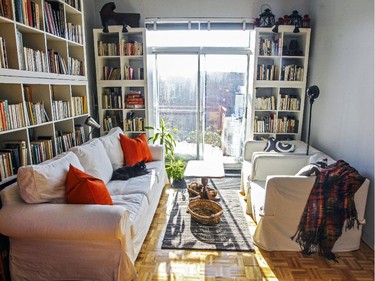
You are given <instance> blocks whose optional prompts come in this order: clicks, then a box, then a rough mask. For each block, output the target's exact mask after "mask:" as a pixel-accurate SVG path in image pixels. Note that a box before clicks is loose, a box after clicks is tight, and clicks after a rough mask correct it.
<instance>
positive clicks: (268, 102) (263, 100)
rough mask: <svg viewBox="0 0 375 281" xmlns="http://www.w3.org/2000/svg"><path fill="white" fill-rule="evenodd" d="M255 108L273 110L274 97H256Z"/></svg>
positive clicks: (274, 107)
mask: <svg viewBox="0 0 375 281" xmlns="http://www.w3.org/2000/svg"><path fill="white" fill-rule="evenodd" d="M255 109H256V110H275V109H276V106H275V97H274V96H270V97H258V98H256V100H255Z"/></svg>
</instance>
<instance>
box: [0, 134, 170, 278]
mask: <svg viewBox="0 0 375 281" xmlns="http://www.w3.org/2000/svg"><path fill="white" fill-rule="evenodd" d="M120 133H122V131H121V129H119V128H115V129H112V130H111V132H110V133H109V134H108V135H106V136H104V137H101V138H99V139H94V140H92V141H90V142H89V143H86V144H84V145H82V146H79V147H75V148H73V149H72V151H70V152H67V153H64V154H63V155H60V156H58V157H55V158H54V159H52V160H50V161H46V162H44V163H42V164H39V165H37V166H38V167H37V166H29V167H27V168H26V170H27V169H31V170H33V171H34V172H35V171H36V172H37V173H36V174H35V175H36V176H35V177H34V178H33V179H32V180H30V182H29V184H28V186H27V187H26V188H25V182H24V181H22V179H20V178H19V181H18V182H19V184H20V186H19V184H17V183H14V184H12V185H10V186H8V187H6V188H5V189H4V190H2V192H1V200H2V204H3V207H2V209H1V210H0V232H1V233H2V234H4V235H6V236H9V238H10V271H11V278H12V280H132V279H134V278H136V276H137V272H136V270H135V267H134V262H135V260H136V258H137V256H138V254H139V251H140V249H141V246H142V244H143V242H144V239H145V237H146V235H147V232H148V230H149V227H150V225H151V222H152V219H153V216H154V214H155V211H156V208H157V205H158V203H159V199H160V195H161V192H162V190H163V188H164V186H165V184H166V183H167V181H168V180H167V176H166V172H165V168H164V152H163V147H162V146H157V145H150V146H149V148H150V151H151V155H152V159H153V161H152V162H149V163H146V164H147V168H148V169H149V170H150V173H148V174H147V175H143V176H139V177H134V178H131V179H129V180H127V181H110V180H109V179H110V178H111V176H112V172H113V170H114V169H116V168H118V167H119V166H121V165H123V164H124V157H123V154H122V150H121V146H120V141H119V134H120ZM71 162H74V163H75V165H78V166H80V164H81V165H82V168H83V169H84V171H85V172H86V173H88V174H90V175H93V176H95V177H97V178H101V179H103V181H104V182H105V183H106V186H107V188H108V191H109V193H110V195H111V198H112V201H113V205H94V204H67V203H65V202H64V200H61V192H64V191H63V190H61V189H64V186H63V185H64V181H63V183H62V187H61V181H62V180H63V177H64V174H65V176H66V173H67V170H68V168H67V165H69V163H71ZM41 166H42V167H41ZM38 169H39V170H38ZM38 173H39V174H38ZM21 174H22V173H21ZM19 177H23V176H20V175H19ZM33 181H35V182H33ZM43 181H44V182H43ZM58 181H60V183H58V184H57V185H56V182H58ZM38 182H39V183H40V184H39V186H38V185H37V184H36V185H35V186H34V187H33V188H34V190H31V191H30V190H25V189H29V186H32V185H33V184H35V183H38ZM48 182H50V183H51V185H49V184H48ZM58 185H60V187H59V188H57V189H55V190H54V191H53V192H52V193H51V192H50V191H51V190H49V189H50V188H51V187H52V186H58ZM38 188H39V189H41V190H38ZM38 192H39V193H38ZM30 197H31V199H35V198H37V200H36V201H35V202H34V203H26V202H25V199H26V201H29V200H31V199H30Z"/></svg>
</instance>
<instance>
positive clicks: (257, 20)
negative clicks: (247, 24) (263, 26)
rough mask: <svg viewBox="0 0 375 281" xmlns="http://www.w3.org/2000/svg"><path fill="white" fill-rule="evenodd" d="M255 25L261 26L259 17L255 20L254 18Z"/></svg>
mask: <svg viewBox="0 0 375 281" xmlns="http://www.w3.org/2000/svg"><path fill="white" fill-rule="evenodd" d="M253 24H254V27H259V26H260V19H259V18H256V19H255V20H254V23H253Z"/></svg>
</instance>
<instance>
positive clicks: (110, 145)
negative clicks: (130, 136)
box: [99, 127, 125, 170]
mask: <svg viewBox="0 0 375 281" xmlns="http://www.w3.org/2000/svg"><path fill="white" fill-rule="evenodd" d="M122 133H123V131H122V130H121V128H120V127H116V128H112V129H111V130H110V131H109V132H108V134H106V135H105V136H103V137H100V138H99V140H100V141H101V142H102V143H103V145H104V148H105V151H106V152H107V155H108V158H109V160H110V161H111V163H112V168H113V170H117V169H118V168H121V167H123V166H124V164H125V162H124V154H123V152H122V148H121V144H120V134H122Z"/></svg>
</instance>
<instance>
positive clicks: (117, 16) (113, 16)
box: [100, 2, 141, 33]
mask: <svg viewBox="0 0 375 281" xmlns="http://www.w3.org/2000/svg"><path fill="white" fill-rule="evenodd" d="M114 9H116V5H115V3H114V2H109V3H107V4H104V5H103V7H102V9H101V10H100V18H101V20H102V25H103V32H105V33H108V32H109V30H108V26H109V25H122V26H123V28H122V32H128V29H127V27H128V26H129V27H139V19H140V17H141V16H140V14H134V13H116V12H114V11H113V10H114Z"/></svg>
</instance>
